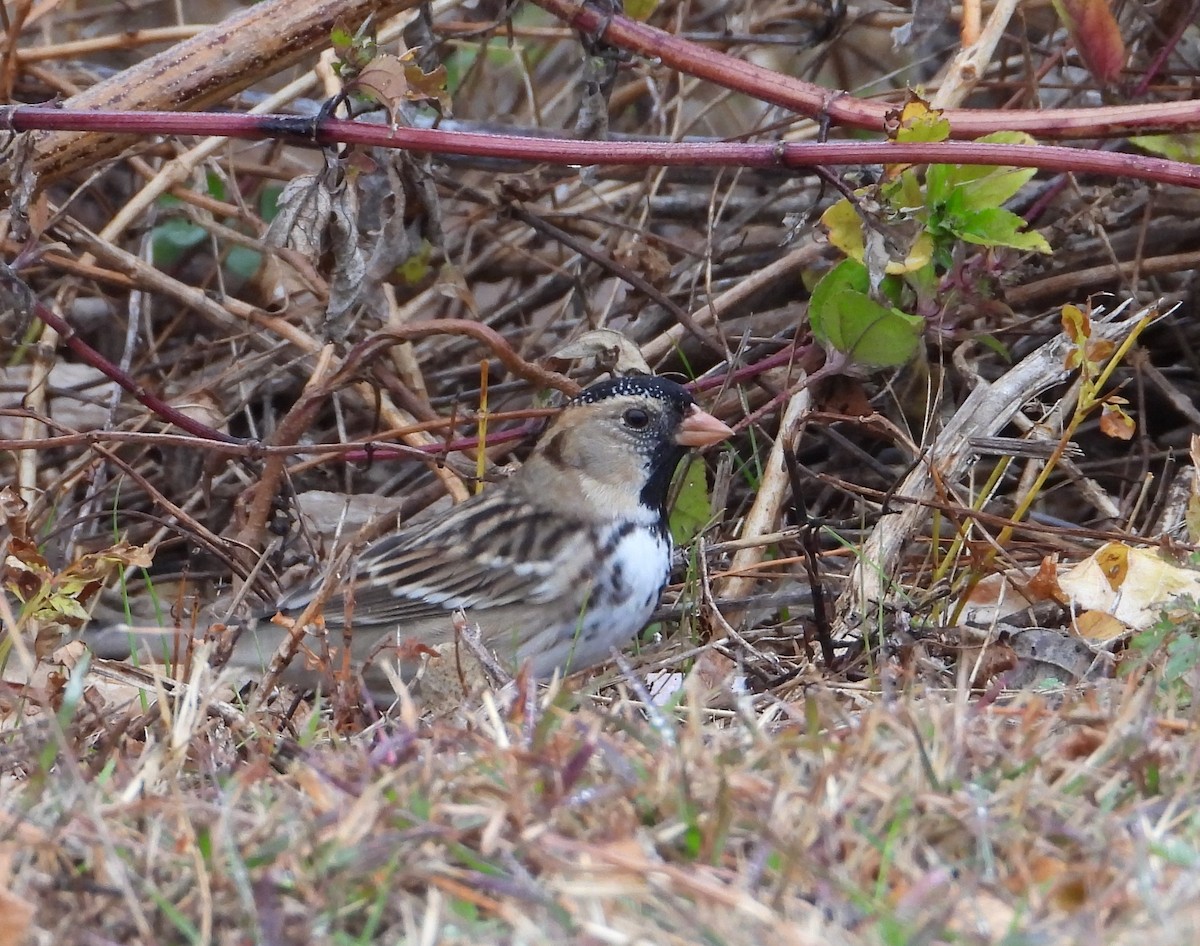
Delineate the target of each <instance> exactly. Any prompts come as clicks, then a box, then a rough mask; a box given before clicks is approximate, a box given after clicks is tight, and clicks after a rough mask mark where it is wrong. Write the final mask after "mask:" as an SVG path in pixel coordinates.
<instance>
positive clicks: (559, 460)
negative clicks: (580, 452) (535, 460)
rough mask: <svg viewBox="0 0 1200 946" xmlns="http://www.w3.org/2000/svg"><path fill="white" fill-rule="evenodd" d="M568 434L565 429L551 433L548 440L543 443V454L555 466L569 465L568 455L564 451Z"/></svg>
mask: <svg viewBox="0 0 1200 946" xmlns="http://www.w3.org/2000/svg"><path fill="white" fill-rule="evenodd" d="M566 434H567V432H566V431H565V430H560V431H558V432H557V433H555V434H551V435H550V437H549V438H547V440H546V442H545V443H544V444H542V456H544V457H545V458H546V459H547V460H549V461H550V462H551V463H553V464H554V465H555V466H566V465H567V457H566V454H564V453H563V446H564V443H565V437H566Z"/></svg>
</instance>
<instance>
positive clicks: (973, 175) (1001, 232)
mask: <svg viewBox="0 0 1200 946" xmlns="http://www.w3.org/2000/svg"><path fill="white" fill-rule="evenodd" d="M949 133H950V127H949V124H948V123H947V122H946V121H945V120H944V119H943V118H942V117H941V113H939V112H937V111H936V110H934V109H931V108H929V107H928V106H927V105H926V104H925V103H924V102H921V101H920V100H918V99H914V100H913V101H910V102H909V103H908V104H907V105H906V106H905V107H904V109H903V110H902V111H901V112H900V114H899V115H898V122H897V129H896V132H895V134H894V140H895V141H897V142H903V143H908V144H912V143H920V142H933V141H942V140H944V139H945V138H946V137H947V136H948V135H949ZM980 140H981V141H983V142H991V143H997V144H1025V143H1031V142H1032V139H1031V138H1030V137H1029V136H1028V135H1026V134H1024V133H1021V132H997V133H996V134H993V135H988V136H987V137H985V138H982V139H980ZM1035 173H1037V171H1036V169H1035V168H1015V167H991V166H977V165H959V164H932V165H929V166H927V167H925V168H924V170H921V169H920V168H918V167H916V166H913V165H896V166H891V167H889V168H888V169H887V172H886V174H885V178H884V180H883V181H882V182H881V183H879V184H876V185H873V186H870V187H864V188H861V189H859V190H858V191H856V192H855V193H854V195H853V197H845V198H843V199H842V200H840V201H838V202H837V203H836V204H834V205H833V206H832V207H830V208H829V209H828V210H827V211H825V213H824V214H823V215H822V217H821V222H822V223H823V224H824V225H825V228H826V230H827V231H828V232H829V241H830V243H832V244H833V245H834V246H836V247H837V248H838V249H839V250H841V251H842V252H843V253H844V254H845V255H846V257H847V258H846V259H845V260H843V261H842V262H841V263H839V264H838V265H837V266H835V267H834V268H833V269H832V270H831V271H830V272H828V273H826V274H825V275H824V276H823V277H822V278H821V279H820V281H819V282H818V283H817V285H816V286H815V287H814V288H813V293H812V300H811V302H810V304H809V319H810V322H811V324H812V331H813V335H814V337H815V338H816V339H817V340H818V341H820V342H821V343H822V344H824V345H825V346H826V347H827V348H830V349H832V350H834V351H836V352H840V353H841V355H842V356H844V357H845V358H846V359H848V360H850V361H852V362H855V363H857V364H862V365H869V366H874V367H888V366H896V365H902V364H904V363H906V362H907V361H908V360H909V359H911V358H912V357H913V356H914V355H915V354H916V352H917V347H918V345H919V343H920V340H921V336H922V334H923V332H924V330H925V327H926V325H928V324H929V323H930V322H931V321H934V320H936V318H937V316H938V315H940V314H941V313H942V312H944V311H947V309H948V308H950V307H951V306H953V305H955V304H956V303H957V302H959V301H960V300H961V298H962V297H963V296H964V294H967V293H970V292H978V291H979V288H978V285H979V284H980V283H981V282H982V281H983V280H984V279H986V277H987V276H988V273H987V271H986V264H990V260H987V261H986V264H985V265H984V271H983V272H979V269H980V264H979V263H975V264H974V266H975V271H974V272H972V270H971V267H970V266H969V265H968V264H969V261H968V260H967V258H966V253H965V252H964V244H970V245H974V246H979V247H984V248H986V249H989V250H993V249H1013V250H1018V251H1032V252H1037V253H1049V252H1050V245H1049V244H1048V243H1047V242H1046V240H1045V239H1044V238H1043V237H1042V236H1041V235H1040V234H1038V233H1034V232H1030V231H1027V230H1026V229H1025V221H1024V220H1022V219H1021V218H1020V217H1019V216H1017V215H1016V214H1014V213H1013V212H1012V211H1009V210H1005V209H1004V208H1003V206H1001V205H1002V204H1004V203H1005V202H1006V201H1007V200H1009V199H1010V198H1012V197H1013V196H1014V195H1015V194H1016V193H1017V191H1019V190H1020V189H1021V187H1022V186H1023V185H1024V184H1025V183H1026V182H1027V181H1029V179H1030V178H1031V177H1033V175H1034V174H1035ZM980 277H982V279H981V278H980Z"/></svg>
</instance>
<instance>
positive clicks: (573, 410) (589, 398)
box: [231, 377, 732, 696]
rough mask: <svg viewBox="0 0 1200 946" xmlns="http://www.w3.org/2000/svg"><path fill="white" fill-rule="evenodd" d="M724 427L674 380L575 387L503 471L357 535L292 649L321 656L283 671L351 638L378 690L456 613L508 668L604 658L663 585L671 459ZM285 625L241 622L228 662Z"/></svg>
mask: <svg viewBox="0 0 1200 946" xmlns="http://www.w3.org/2000/svg"><path fill="white" fill-rule="evenodd" d="M731 433H732V431H731V430H730V428H729V427H728V426H726V425H725V424H724V423H722V422H721V421H719V420H717V419H716V418H715V417H713V416H712V415H710V414H707V413H705V412H704V411H703V410H701V409H700V408H699V406H697V404H696V402H695V400H694V398H693V397H692V396H691V394H689V393H688V392H687V391H686V390H685V389H684V388H683V387H681V386H680V385H678V384H676V383H675V382H673V381H669V380H666V379H663V378H654V377H626V378H620V379H617V380H611V381H604V382H600V383H598V384H594V385H592V386H590V387H588V388H586V389H585V390H583V391H582V392H581V393H580V394H579V395H577V396H576V397H575V398H574V399H573V400H571V401H570V402H569V403H568V404H567V405H566V407H565V408H564V409H563V411H562V413H561V414H560V415H559V417H558V418H557V419H556V420H555V422H554V424H553V425H552V426H551V427H550V428H549V429H548V430H547V431H546V432H545V433H544V434H543V435H542V437H541V439H540V440H539V442H538V444H537V446H536V447H535V448H534V450H533V452H532V454H531V455H530V457H529V459H528V460H526V461H525V463H524V464H522V466H521V467H520V469H518V470H517V472H516V473H514V474H513V475H512V476H511V477H509V478H508V479H506V480H504V481H503V482H501V483H498V484H496V485H493V486H491V487H488V488H487V489H485V490H484V491H483V492H482V493H481V494H479V495H476V496H474V497H472V498H471V499H469V500H467V501H465V502H463V503H460V504H459V505H458V506H455V507H454V508H452V509H451V510H450V511H449V512H447V513H446V514H445V515H443V516H441V517H440V518H433V519H429V518H425V519H422V520H419V521H417V522H415V523H413V524H411V525H408V526H406V527H404V528H402V529H401V530H400V531H399V532H396V533H394V534H391V535H388V536H386V537H383V538H381V539H378V540H376V541H375V542H373V543H371V544H370V545H368V546H367V547H366V548H365V549H364V550H363V551H362V553H361V554H360V555H359V556H358V558H357V560H356V561H354V562H353V563H352V565H351V566H350V567H349V568H348V574H346V575H345V576H341V577H340V578H339V579H338V580H339V581H340V582H341V584H340V585H339V586H338V587H337V589H336V591H335V593H334V594H333V595H332V596H330V597H329V598H328V599H327V600H326V601H325V602H324V604H323V606H322V608H321V611H320V613H321V616H322V618H323V621H322V622H321V623H323V625H324V631H323V633H321V636H320V638H316V637H313V636H310V635H311V630H312V629H310V633H306V634H305V637H304V642H303V644H302V649H303V650H307V651H309V652H310V653H311V654H321V655H322V656H327V658H328V661H327V662H326V661H324V660H321V661H313V660H312V659H308V660H306V659H305V654H304V653H301V654H298V655H297V656H296V658H295V659H293V660H292V663H291V665H290V667H289V668H288V671H287V672H286V673H285V674H284V676H283V679H284V680H285V681H287V682H291V683H295V684H299V685H304V686H311V685H313V684H315V683H317V682H319V681H320V679H321V677H320V674H319V673H318V672H317V671H315V670H313V669H312V667H313V666H314V665H315V664H323V665H326V666H330V667H334V668H336V667H339V666H341V665H342V662H343V655H342V653H341V649H342V647H343V646H344V643H345V641H347V640H349V642H350V662H351V663H352V664H353V665H354V666H356V667H357V668H360V669H361V671H362V673H363V678H364V681H365V682H366V684H367V686H368V688H369V689H370V690H372V692H373V693H375V694H376V695H377V696H378V695H382V694H386V693H387V692H388V691H390V686H389V685H388V683H387V679H388V678H387V675H386V673H385V672H384V670H383V668H382V666H381V665H380V661H381V660H384V659H387V657H388V655H389V653H390V654H396V653H398V652H403V651H404V647H403V645H404V644H405V643H406V642H419V643H420V644H424V645H429V646H435V645H437V644H440V643H443V642H446V641H449V640H452V639H453V637H454V634H455V614H456V613H457V612H458V611H460V610H461V611H463V612H465V613H466V616H467V619H468V621H470V622H471V623H472V624H477V625H478V626H479V628H480V630H481V640H482V642H483V643H484V644H485V645H486V647H487V648H489V649H490V650H491V651H492V652H494V653H495V654H496V655H497V656H498V657H499V658H500V660H501V662H502V663H503V664H505V665H507V667H508V668H510V669H515V668H517V667H519V666H521V665H522V664H524V663H526V662H528V663H529V665H530V668H531V670H532V672H533V673H534V674H535V675H536V676H538V677H543V678H544V677H549V676H550V675H552V674H553V673H554V672H555V671H556V670H561V671H564V672H565V671H572V670H580V669H584V668H587V667H590V666H593V665H595V664H598V663H601V662H603V661H604V660H606V659H608V658H609V656H610V655H611V653H612V651H613V649H614V648H620V647H622V646H624V645H626V644H627V643H629V641H631V640H632V639H633V638H634V637H635V636H636V635H637V634H638V632H639V631H641V629H642V628H643V627H644V626H645V625H646V623H647V621H648V620H649V618H650V615H651V613H652V612H653V611H654V608H655V606H656V605H657V603H658V600H659V596H660V595H661V593H662V589H663V587H664V586H665V585H666V583H667V579H668V577H669V574H670V568H671V552H672V543H671V536H670V532H669V531H668V529H667V508H666V503H667V491H668V488H669V486H670V481H671V477H672V475H673V474H674V471H675V468H676V466H678V464H679V462H680V460H681V459H682V458H683V457H684V455H685V454H686V453H687V450H688V449H689V448H692V447H703V446H708V445H711V444H715V443H718V442H720V441H722V440H724V439H726V438H727V437H728V436H730V434H731ZM321 584H322V583H321V582H320V581H317V582H314V583H312V584H309V585H305V586H301V587H300V588H297V589H295V590H293V591H291V592H289V593H287V594H286V595H284V597H283V598H282V599H281V600H280V601H279V604H278V611H279V612H281V613H282V614H283V615H284V616H285V617H296V616H298V615H300V614H301V612H303V611H304V610H305V608H306V607H307V606H308V605H309V604H310V603H311V602H312V601H313V600H314V598H315V596H316V595H317V594H318V591H319V589H320V588H321ZM272 613H274V612H272ZM288 634H289V631H288V630H287V629H286V628H285V627H283V626H281V625H280V624H278V623H275V622H272V621H270V620H267V619H264V618H258V619H254V620H250V621H247V622H245V624H244V625H243V626H242V628H241V629H240V634H239V636H238V638H237V640H236V643H235V644H234V646H233V650H232V652H231V659H232V661H233V662H234V663H237V664H242V665H247V666H251V667H254V668H256V669H265V668H267V667H268V666H269V665H270V662H271V660H272V657H273V655H274V654H275V653H276V651H277V650H278V649H279V648H280V647H281V645H282V644H283V642H284V640H285V639H286V637H287V635H288ZM389 645H395V646H389ZM410 652H411V651H410ZM405 669H407V668H405Z"/></svg>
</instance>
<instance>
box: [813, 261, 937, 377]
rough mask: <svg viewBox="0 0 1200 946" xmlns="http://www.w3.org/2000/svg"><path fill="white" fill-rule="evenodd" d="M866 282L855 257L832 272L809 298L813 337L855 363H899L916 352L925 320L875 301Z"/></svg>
mask: <svg viewBox="0 0 1200 946" xmlns="http://www.w3.org/2000/svg"><path fill="white" fill-rule="evenodd" d="M868 283H869V276H868V275H867V270H866V267H864V266H863V265H862V264H861V263H856V262H854V261H853V260H846V261H845V262H843V263H841V264H839V265H838V266H836V267H834V268H833V269H832V270H830V272H829V273H827V274H826V276H825V278H824V279H822V280H821V282H820V283H818V284H817V286H816V288H815V289H814V290H813V294H812V299H811V300H810V301H809V305H808V311H809V322H810V324H811V325H812V330H813V336H814V337H815V338H816V339H817V340H818V341H820V342H822V343H824V344H827V345H829V346H831V347H832V348H835V349H836V350H838V351H840V352H842V353H844V354H845V355H847V356H849V357H850V358H852V359H853V360H854V361H856V362H858V363H859V364H864V365H871V366H873V367H879V368H884V367H893V366H896V365H902V364H904V363H906V362H907V361H908V360H909V359H910V358H912V356H913V355H914V354H915V353H916V351H917V346H918V344H919V343H920V338H921V332H922V330H923V329H924V327H925V320H924V319H922V318H921V317H919V316H915V315H909V314H908V313H906V312H901V311H900V310H899V309H897V308H894V307H889V306H885V305H882V304H881V303H879V302H876V301H875V300H874V299H872V298H871V297H870V295H868V288H869V286H868Z"/></svg>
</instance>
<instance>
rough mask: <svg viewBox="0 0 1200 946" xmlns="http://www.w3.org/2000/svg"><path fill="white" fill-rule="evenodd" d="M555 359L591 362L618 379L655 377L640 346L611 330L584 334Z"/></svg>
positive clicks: (562, 350)
mask: <svg viewBox="0 0 1200 946" xmlns="http://www.w3.org/2000/svg"><path fill="white" fill-rule="evenodd" d="M551 357H553V358H557V359H558V360H560V361H570V360H572V359H575V358H590V359H592V360H593V361H594V362H595V364H596V366H597V367H599V368H603V369H604V370H606V371H608V372H610V373H611V374H612V375H613V376H614V377H618V378H622V377H625V376H626V375H632V374H653V372H652V371H651V370H650V366H649V365H648V364H647V363H646V359H645V358H643V357H642V353H641V350H640V349H639V348H638V347H637V345H635V344H634V343H633V342H631V341H630V340H629V339H627V338H626V337H625V336H624V335H622V334H621V333H620V332H614V331H613V330H612V329H609V328H598V329H594V330H592V331H590V332H584V333H583V334H582V335H580V336H579V337H578V338H577V339H575V340H574V341H573V342H568V343H567V344H566V345H563V347H562V348H560V349H558V351H556V352H555V353H554V354H553V355H552V356H551Z"/></svg>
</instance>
